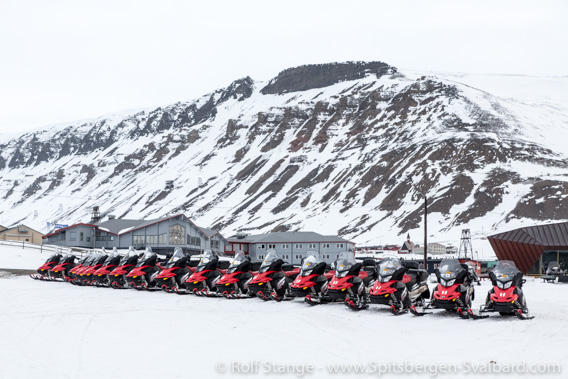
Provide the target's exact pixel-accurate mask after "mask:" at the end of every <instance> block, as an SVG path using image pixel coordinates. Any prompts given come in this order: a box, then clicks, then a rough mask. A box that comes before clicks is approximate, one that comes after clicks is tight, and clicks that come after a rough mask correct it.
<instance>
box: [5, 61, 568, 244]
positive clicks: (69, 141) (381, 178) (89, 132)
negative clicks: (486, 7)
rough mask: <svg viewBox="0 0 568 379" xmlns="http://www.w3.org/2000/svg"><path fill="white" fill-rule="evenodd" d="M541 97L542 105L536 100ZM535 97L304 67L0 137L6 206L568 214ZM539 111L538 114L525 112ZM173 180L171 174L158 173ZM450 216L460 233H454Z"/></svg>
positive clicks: (38, 223) (222, 223)
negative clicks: (162, 103) (166, 102)
mask: <svg viewBox="0 0 568 379" xmlns="http://www.w3.org/2000/svg"><path fill="white" fill-rule="evenodd" d="M540 111H543V110H542V109H541V110H540ZM534 112H538V107H537V106H535V105H531V104H525V103H522V102H515V101H514V100H513V99H504V98H502V97H498V96H494V95H491V94H490V93H487V92H484V91H481V90H477V89H475V88H472V87H470V86H467V85H464V84H460V83H458V82H456V81H453V80H447V79H444V78H438V77H429V76H412V75H404V74H403V73H401V72H399V71H398V70H397V69H396V68H394V67H391V66H389V65H388V64H385V63H382V62H347V63H335V64H325V65H307V66H301V67H296V68H290V69H287V70H285V71H283V72H281V73H280V74H279V75H278V76H277V77H275V78H274V79H272V80H271V81H269V82H268V83H260V82H255V81H254V80H253V79H251V78H250V77H247V78H242V79H239V80H236V81H234V82H233V83H231V84H230V85H229V86H228V87H227V88H223V89H220V90H217V91H215V92H213V93H210V94H207V95H205V96H203V97H201V98H199V99H197V100H195V101H190V102H184V103H176V104H173V105H171V106H168V107H165V108H157V109H153V110H146V111H141V112H139V113H136V114H130V115H127V116H110V117H102V118H100V119H97V120H93V121H89V122H83V123H78V124H70V125H68V126H66V127H59V128H55V129H49V130H42V131H36V132H29V133H25V134H23V135H21V136H20V137H18V138H14V139H12V140H9V141H8V142H4V143H2V144H0V173H1V182H0V196H1V197H2V200H3V205H2V207H0V217H2V220H3V223H5V224H9V225H11V224H16V223H19V222H23V223H25V224H27V225H30V226H32V227H34V226H35V227H36V228H38V229H40V230H44V231H45V225H46V224H45V223H46V221H47V222H53V221H57V222H59V223H66V224H69V223H74V222H87V221H89V219H90V212H91V208H92V207H93V206H94V205H98V206H99V207H100V208H101V210H102V211H103V212H105V213H107V214H110V213H112V214H114V215H116V216H117V217H124V218H147V217H157V216H163V215H167V214H175V213H185V214H187V215H188V217H190V218H192V219H194V220H195V221H196V222H197V223H198V224H201V225H211V226H213V227H214V228H218V229H220V230H222V232H223V233H224V234H226V235H229V234H231V233H232V232H234V231H236V230H245V231H271V230H274V231H282V230H299V229H304V230H315V231H319V232H322V233H324V234H333V233H338V234H340V235H342V236H344V237H346V238H350V239H353V240H355V241H357V242H361V243H363V242H381V241H383V242H387V241H394V242H397V241H398V239H400V238H401V237H400V236H401V235H406V233H407V232H409V231H413V230H416V236H417V237H418V236H419V235H420V234H419V233H420V232H418V230H417V229H418V228H421V226H422V224H421V218H422V215H423V208H422V206H423V197H424V196H425V195H426V196H427V198H428V199H429V220H430V223H429V230H430V231H431V232H432V235H433V237H434V238H437V239H438V240H443V239H444V238H443V235H444V234H447V233H450V232H451V233H452V234H453V235H452V237H454V239H455V238H457V236H458V235H459V229H461V227H463V226H464V225H471V226H470V227H471V228H472V229H473V230H472V232H474V233H476V232H478V233H485V234H489V232H490V231H492V230H497V229H498V228H503V227H505V228H507V226H511V227H512V226H515V225H517V224H518V223H522V222H532V223H534V222H535V220H537V221H539V222H540V221H549V220H565V219H568V200H567V199H566V195H565V194H566V193H567V189H568V177H567V174H568V161H567V158H566V155H565V154H564V152H563V151H558V149H554V148H551V147H550V146H549V144H547V140H546V138H548V137H547V135H546V134H542V133H541V137H542V138H535V133H534V130H535V129H536V130H540V129H544V128H546V125H538V121H537V122H534V121H531V122H526V119H527V117H525V116H526V115H527V114H533V113H534ZM533 119H534V118H533ZM166 180H173V181H174V185H173V188H166V186H165V181H166ZM456 230H457V231H456Z"/></svg>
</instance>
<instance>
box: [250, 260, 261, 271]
mask: <svg viewBox="0 0 568 379" xmlns="http://www.w3.org/2000/svg"><path fill="white" fill-rule="evenodd" d="M260 265H262V261H258V262H251V265H250V270H251V271H258V270H259V269H260Z"/></svg>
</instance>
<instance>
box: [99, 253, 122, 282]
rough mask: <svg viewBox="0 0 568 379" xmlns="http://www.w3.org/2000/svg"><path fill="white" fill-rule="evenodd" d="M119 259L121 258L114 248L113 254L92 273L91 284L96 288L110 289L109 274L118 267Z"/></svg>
mask: <svg viewBox="0 0 568 379" xmlns="http://www.w3.org/2000/svg"><path fill="white" fill-rule="evenodd" d="M121 259H122V257H121V256H120V255H118V251H117V250H116V248H114V249H113V253H112V254H111V255H109V256H108V258H107V259H106V260H105V261H104V263H103V264H102V266H101V267H100V268H99V269H97V270H96V271H95V272H94V273H93V277H92V280H91V284H92V285H95V286H97V287H110V277H109V274H110V273H111V272H112V271H113V270H114V269H115V268H116V267H118V264H119V263H120V260H121Z"/></svg>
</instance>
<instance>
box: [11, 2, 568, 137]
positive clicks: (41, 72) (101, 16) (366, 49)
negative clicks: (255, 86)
mask: <svg viewBox="0 0 568 379" xmlns="http://www.w3.org/2000/svg"><path fill="white" fill-rule="evenodd" d="M401 3H402V2H399V1H379V0H370V1H361V0H360V1H345V0H341V1H333V0H323V1H314V0H309V1H308V0H286V1H283V0H280V1H268V0H259V1H248V0H229V1H213V0H201V1H191V0H179V1H171V0H170V1H168V0H159V1H156V0H152V1H149V0H135V1H118V0H113V1H111V0H108V1H105V0H95V1H80V0H72V1H58V0H50V1H44V0H37V1H28V0H15V1H12V0H0V133H11V132H19V131H23V130H27V129H30V128H37V127H40V126H45V125H48V124H52V123H57V122H64V121H73V120H77V119H85V118H96V117H99V116H101V115H103V114H107V113H112V112H115V111H120V110H125V109H135V108H144V107H149V106H159V105H166V104H170V103H173V102H176V101H185V100H191V99H193V98H195V97H198V96H200V95H203V94H205V93H207V92H209V91H212V90H214V89H217V88H220V87H224V86H226V85H228V84H229V83H230V82H232V81H233V80H235V79H238V78H240V77H244V76H247V75H248V76H251V77H252V78H253V79H255V80H268V79H270V78H272V77H274V76H276V74H277V73H278V72H279V71H281V70H283V69H285V68H288V67H292V66H297V65H302V64H308V63H325V62H333V61H347V60H380V61H384V62H386V63H389V64H391V65H394V66H396V67H398V68H400V69H412V70H419V71H451V72H469V73H507V74H525V75H537V76H565V75H568V64H567V63H568V52H567V51H568V49H567V42H566V41H567V39H568V38H567V37H568V22H567V16H568V2H566V1H534V0H533V1H520V0H516V1H494V0H492V1H481V0H476V1H469V2H466V1H453V0H452V1H432V0H430V1H405V2H404V3H402V4H401Z"/></svg>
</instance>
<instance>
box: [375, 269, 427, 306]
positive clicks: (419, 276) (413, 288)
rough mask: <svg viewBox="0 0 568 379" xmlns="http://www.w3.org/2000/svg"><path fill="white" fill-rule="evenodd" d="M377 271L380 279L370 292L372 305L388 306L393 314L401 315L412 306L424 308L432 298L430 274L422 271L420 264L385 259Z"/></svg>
mask: <svg viewBox="0 0 568 379" xmlns="http://www.w3.org/2000/svg"><path fill="white" fill-rule="evenodd" d="M377 271H378V279H377V281H376V282H375V284H374V285H373V286H372V287H371V289H370V290H369V300H370V302H371V303H373V304H382V305H388V306H390V309H391V312H392V313H393V314H395V315H400V314H402V313H406V312H407V311H408V310H409V309H410V307H411V306H412V305H415V306H424V304H425V301H426V300H428V299H429V298H430V290H429V289H428V284H427V281H428V272H427V271H426V270H423V269H420V268H419V266H418V263H416V262H405V261H401V260H400V259H395V258H385V259H382V260H381V261H380V262H379V264H378V270H377Z"/></svg>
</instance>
